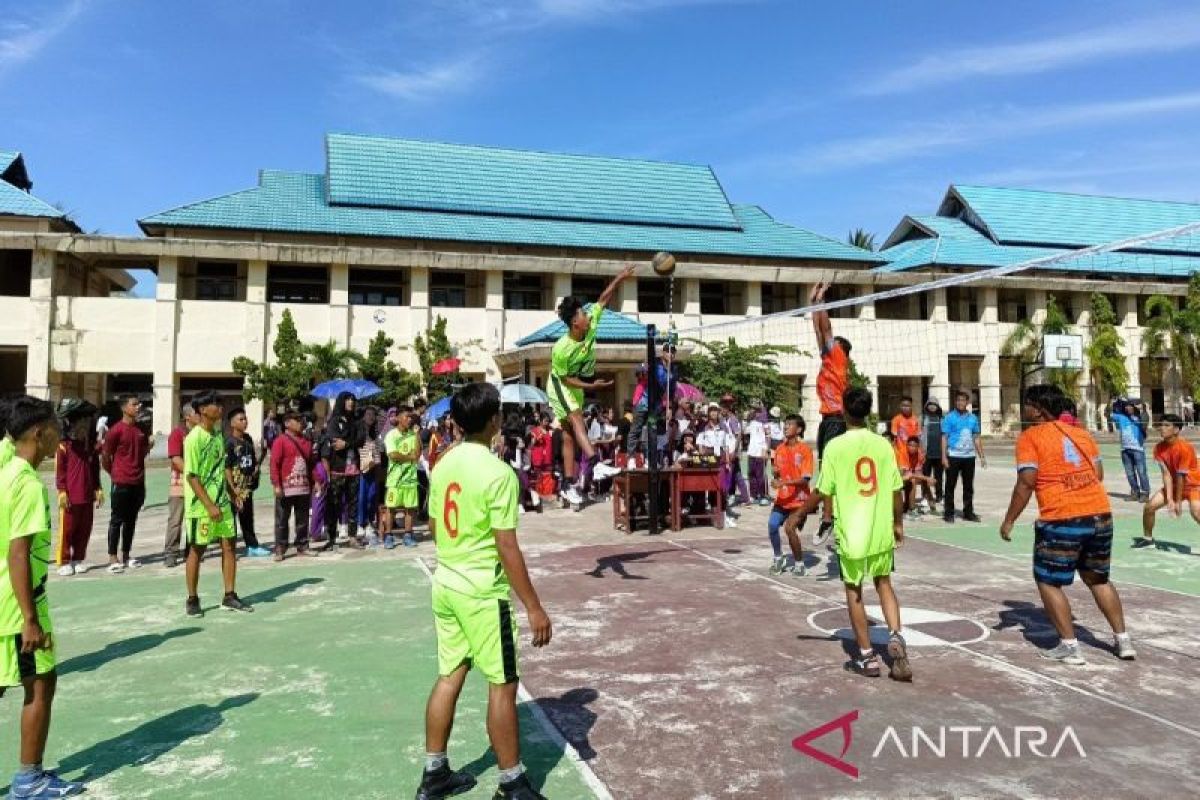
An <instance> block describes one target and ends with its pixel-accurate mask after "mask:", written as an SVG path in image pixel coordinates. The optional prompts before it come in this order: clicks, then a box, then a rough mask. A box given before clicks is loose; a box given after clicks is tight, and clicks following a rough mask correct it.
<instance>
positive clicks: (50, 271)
mask: <svg viewBox="0 0 1200 800" xmlns="http://www.w3.org/2000/svg"><path fill="white" fill-rule="evenodd" d="M32 260H33V263H32V269H31V274H30V281H29V305H30V313H29V339H28V340H27V341H28V345H27V346H26V350H25V391H26V392H27V393H28V394H31V395H33V396H34V397H41V398H43V399H47V400H48V399H50V328H51V325H52V323H53V321H54V270H55V267H56V266H57V263H58V254H57V253H55V252H54V251H53V250H34V251H33V254H32Z"/></svg>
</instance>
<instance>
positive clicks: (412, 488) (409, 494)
mask: <svg viewBox="0 0 1200 800" xmlns="http://www.w3.org/2000/svg"><path fill="white" fill-rule="evenodd" d="M383 504H384V505H385V506H387V507H388V508H396V509H405V510H409V509H414V508H416V507H417V506H418V505H420V502H419V501H418V499H417V485H416V484H415V483H414V484H411V485H409V486H389V487H387V492H386V494H385V495H384V502H383Z"/></svg>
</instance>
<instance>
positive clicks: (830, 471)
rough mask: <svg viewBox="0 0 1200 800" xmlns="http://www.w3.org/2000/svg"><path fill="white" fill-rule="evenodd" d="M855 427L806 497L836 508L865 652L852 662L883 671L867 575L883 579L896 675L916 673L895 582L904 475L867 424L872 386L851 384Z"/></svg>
mask: <svg viewBox="0 0 1200 800" xmlns="http://www.w3.org/2000/svg"><path fill="white" fill-rule="evenodd" d="M843 403H844V405H843V407H844V409H845V415H846V425H847V427H848V428H849V430H848V431H847V432H846V433H845V434H843V435H841V436H839V437H838V438H837V439H836V440H835V441H832V442H830V443H829V446H828V448H827V449H826V452H825V458H824V459H823V460H822V462H821V476H820V477H819V478H818V479H817V491H816V492H814V493H813V495H812V496H811V497H809V498H808V500H807V501H806V502H805V504H804V507H803V511H804V512H805V513H812V512H813V511H815V510H816V509H817V506H818V505H820V503H821V502H822V501H824V502H825V503H826V504H827V505H828V504H829V503H830V502H832V503H833V505H834V507H835V509H836V513H835V518H836V519H837V524H836V535H837V550H838V568H839V569H840V570H841V575H842V583H843V584H845V587H846V605H847V608H848V610H849V612H850V625H851V627H852V628H853V629H854V638H855V641H856V642H857V644H858V650H859V653H858V657H857V658H852V659H851V661H850V663H849V664H847V668H849V669H851V670H853V671H854V672H857V673H858V674H859V675H866V676H867V677H869V678H878V677H879V660H878V658H877V657H876V656H875V653H874V651H873V649H872V647H871V637H870V629H869V623H868V622H867V612H866V609H865V608H864V607H863V598H862V590H863V583H864V582H865V581H868V580H870V581H872V582H873V583H874V584H875V591H876V593H878V595H879V605H880V606H882V608H883V618H884V620H885V621H886V622H887V626H888V631H889V632H890V633H889V636H888V645H887V652H888V655H889V656H890V657H891V659H892V665H891V669H890V671H889V675H890V676H891V678H892V679H893V680H897V681H911V680H912V668H911V667H910V666H909V663H908V649H907V646H906V645H905V642H904V636H903V633H902V632H901V628H900V602H899V601H898V600H897V599H896V593H895V591H894V590H893V589H892V580H891V574H892V568H893V565H894V563H895V549H896V548H897V547H899V546H900V545H901V544H902V543H903V542H904V499H903V498H902V497H901V491H900V490H901V488H902V486H903V483H902V482H901V480H900V470H899V468H898V467H897V466H896V454H895V452H894V451H893V450H892V445H891V444H890V443H889V442H888V440H887V439H884V438H883V437H882V436H880V435H879V434H877V433H873V432H871V431H869V430H867V428H866V425H867V416H868V415H869V414H870V413H871V393H870V392H868V391H867V390H866V389H850V390H849V391H847V392H846V394H845V395H844V397H843Z"/></svg>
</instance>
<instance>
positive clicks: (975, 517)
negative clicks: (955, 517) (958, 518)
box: [963, 511, 983, 522]
mask: <svg viewBox="0 0 1200 800" xmlns="http://www.w3.org/2000/svg"><path fill="white" fill-rule="evenodd" d="M963 519H965V520H966V521H967V522H982V521H983V520H981V519H980V518H979V515H978V514H976V513H975V512H974V511H972V512H970V513H968V514H963Z"/></svg>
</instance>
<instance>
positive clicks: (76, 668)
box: [57, 628, 202, 675]
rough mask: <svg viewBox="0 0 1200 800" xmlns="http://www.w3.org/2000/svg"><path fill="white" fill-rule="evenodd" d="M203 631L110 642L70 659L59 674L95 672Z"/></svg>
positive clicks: (180, 632)
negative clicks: (110, 663) (108, 664)
mask: <svg viewBox="0 0 1200 800" xmlns="http://www.w3.org/2000/svg"><path fill="white" fill-rule="evenodd" d="M201 630H202V629H201V628H176V629H174V630H170V631H167V632H166V633H147V634H142V635H141V636H131V637H129V638H128V639H122V640H121V641H119V642H109V643H108V644H106V645H104V647H103V648H102V649H100V650H95V651H93V652H91V653H84V654H83V655H80V656H73V657H71V658H68V659H67V660H66V661H63V662H62V663H60V664H59V665H58V669H57V672H58V674H59V675H68V674H70V673H72V672H94V671H96V670H98V669H100V668H101V667H102V666H104V665H105V664H107V663H109V662H110V661H116V660H118V659H121V658H127V657H129V656H135V655H138V654H139V653H144V652H146V651H147V650H153V649H154V648H156V647H158V646H159V645H160V644H165V643H167V642H169V641H170V640H171V639H179V638H181V637H184V636H191V635H192V634H193V633H199V632H200V631H201Z"/></svg>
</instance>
